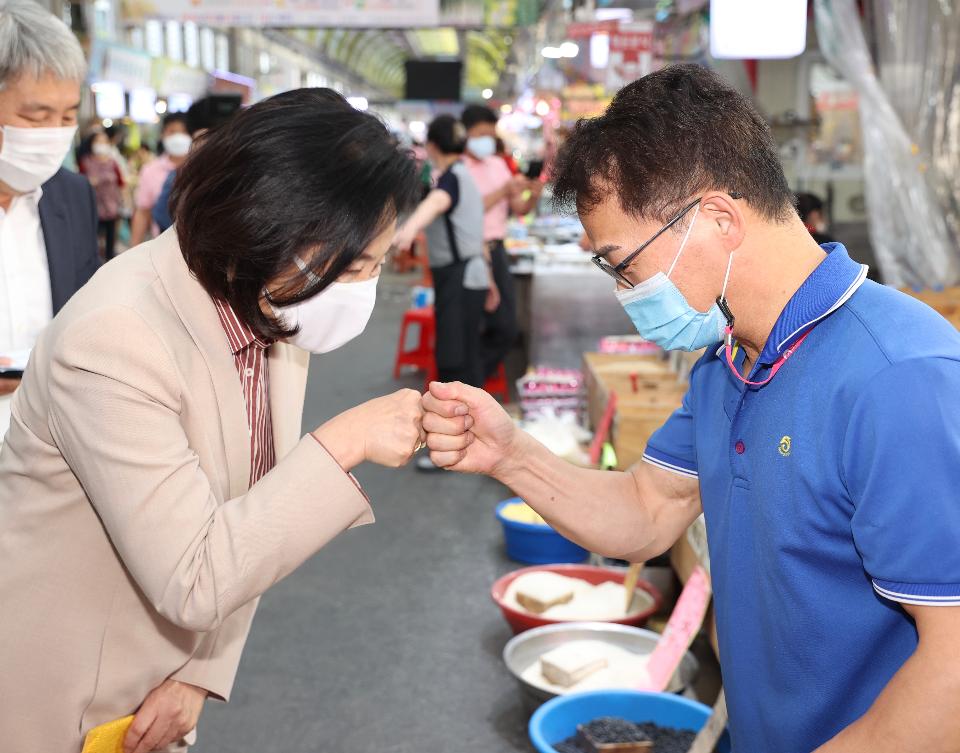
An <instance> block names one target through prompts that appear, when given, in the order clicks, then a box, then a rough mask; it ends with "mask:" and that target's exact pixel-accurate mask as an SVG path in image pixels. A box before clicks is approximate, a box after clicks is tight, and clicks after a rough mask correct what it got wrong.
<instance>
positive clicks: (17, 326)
mask: <svg viewBox="0 0 960 753" xmlns="http://www.w3.org/2000/svg"><path fill="white" fill-rule="evenodd" d="M41 195H42V190H41V189H39V188H38V189H37V190H36V191H34V192H33V193H31V194H27V195H25V196H18V197H16V198H15V199H14V200H13V201H12V202H11V203H10V208H9V209H8V210H6V211H4V210H3V209H2V208H0V356H3V355H6V354H8V353H11V352H13V351H18V350H25V349H27V348H32V347H33V345H34V343H35V342H36V341H37V337H39V335H40V332H41V331H42V330H43V328H44V327H46V326H47V325H48V324H49V323H50V320H51V319H52V318H53V300H52V298H51V294H50V268H49V266H48V265H47V247H46V244H45V243H44V241H43V228H42V227H41V226H40V208H39V204H40V197H41ZM12 397H13V396H12V395H4V396H0V442H2V441H3V436H4V435H5V434H6V433H7V428H8V427H9V425H10V402H11V399H12Z"/></svg>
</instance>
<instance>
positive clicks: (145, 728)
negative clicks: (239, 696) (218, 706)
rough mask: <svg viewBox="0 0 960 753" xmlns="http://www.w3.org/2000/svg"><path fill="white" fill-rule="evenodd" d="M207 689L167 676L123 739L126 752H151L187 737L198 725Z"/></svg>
mask: <svg viewBox="0 0 960 753" xmlns="http://www.w3.org/2000/svg"><path fill="white" fill-rule="evenodd" d="M206 697H207V691H206V690H204V689H203V688H198V687H196V686H195V685H188V684H187V683H185V682H178V681H177V680H164V682H163V684H161V685H160V686H158V687H156V688H154V689H153V690H151V691H150V694H149V695H148V696H147V697H146V699H145V700H144V702H143V705H141V706H140V710H139V711H137V715H136V716H135V717H134V718H133V724H131V725H130V729H129V730H127V736H126V737H125V738H124V739H123V753H150V751H154V750H157V749H159V748H163V747H166V746H167V745H169V744H170V743H172V742H176V741H177V740H180V739H181V738H183V737H184V735H186V734H187V733H188V732H190V730H192V729H193V728H194V727H196V726H197V721H198V720H199V719H200V712H201V711H203V702H204V700H205V699H206Z"/></svg>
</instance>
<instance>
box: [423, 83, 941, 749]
mask: <svg viewBox="0 0 960 753" xmlns="http://www.w3.org/2000/svg"><path fill="white" fill-rule="evenodd" d="M556 173H557V182H556V189H555V193H556V195H557V196H558V197H559V198H560V200H561V201H563V200H572V201H575V202H576V206H577V209H578V211H579V213H580V217H581V219H582V220H583V222H584V226H585V228H586V230H587V234H588V235H589V237H590V239H591V241H592V242H593V245H594V247H595V248H596V249H597V256H596V257H595V259H594V261H595V263H596V264H597V265H598V266H599V267H601V269H602V270H603V271H604V272H606V273H607V274H609V275H610V276H611V277H612V278H613V279H614V280H616V282H617V285H616V295H617V297H618V298H619V299H620V302H621V303H622V304H623V306H624V308H625V310H626V311H627V313H628V314H629V315H630V317H631V319H632V320H633V322H634V323H635V324H636V326H637V329H638V331H639V332H640V333H641V334H642V335H643V336H645V337H647V338H648V339H651V340H653V341H655V342H658V343H660V344H661V345H662V346H663V347H665V348H667V349H679V350H698V349H700V348H704V347H705V348H706V351H705V353H704V355H703V357H702V358H701V359H700V360H699V362H698V363H697V365H696V366H695V368H694V369H693V372H692V374H691V377H690V388H689V391H688V392H687V395H686V396H685V398H684V401H683V407H682V408H681V409H680V410H678V411H677V412H676V413H675V414H674V415H673V416H672V417H671V418H670V419H669V420H668V421H667V423H666V424H665V425H664V426H663V427H662V428H661V429H660V430H659V431H658V432H656V433H655V434H654V436H653V437H652V438H651V439H650V442H649V445H648V447H647V450H646V453H645V456H644V460H645V461H646V462H643V463H639V464H638V465H637V466H636V467H634V468H632V469H630V471H629V472H627V473H610V472H599V471H589V470H583V469H578V468H574V467H573V466H570V465H567V464H565V463H564V462H562V461H560V460H558V459H557V458H555V457H554V456H553V455H551V454H550V453H549V451H547V450H546V449H545V448H544V447H543V446H541V445H539V444H538V443H536V442H535V441H534V440H532V439H531V438H530V437H529V436H528V435H526V434H524V433H523V432H520V431H518V430H516V429H515V428H514V426H513V424H512V422H510V420H509V419H508V418H507V417H506V415H505V414H504V413H503V411H502V410H501V409H500V408H499V407H498V406H497V404H496V402H495V401H494V400H493V399H492V398H489V397H488V396H487V395H486V394H485V393H483V392H481V391H479V390H475V389H472V388H469V387H465V386H463V385H459V384H433V385H431V388H430V392H428V394H427V395H425V396H424V407H425V409H426V411H427V414H426V417H425V419H424V427H425V428H426V430H427V431H428V433H429V436H428V444H429V446H430V449H431V451H432V458H433V460H434V462H435V463H436V464H437V465H439V466H442V467H447V468H451V469H453V470H458V471H464V472H473V473H486V474H490V475H493V476H494V477H496V478H498V479H500V480H501V481H503V482H504V483H505V484H507V485H508V486H510V487H511V488H513V489H514V490H515V491H516V492H517V493H518V494H520V495H521V496H522V497H524V499H526V501H527V502H528V503H529V504H530V505H531V506H532V507H534V508H535V509H536V510H537V511H538V512H540V513H541V514H542V515H543V516H544V517H545V518H547V520H548V521H549V522H551V523H552V524H553V525H554V527H555V528H557V529H558V530H560V531H561V532H562V533H564V534H565V535H567V536H569V537H570V538H572V539H574V540H576V541H577V542H579V543H580V544H582V545H583V546H586V547H588V548H590V549H592V550H594V551H599V552H602V553H604V554H608V555H611V556H615V557H623V558H626V559H630V560H634V561H641V560H646V559H649V558H651V557H654V556H656V555H658V554H660V553H662V552H663V551H665V550H666V549H667V548H669V547H670V546H671V545H672V544H673V542H674V541H675V540H676V539H677V538H678V537H679V536H680V535H681V534H682V533H683V532H684V531H685V530H686V528H687V527H688V526H689V525H690V523H692V522H693V520H694V519H695V518H696V517H697V516H698V515H699V514H700V513H701V511H702V512H703V513H705V516H706V523H707V535H708V540H709V545H710V554H711V571H712V578H713V587H714V595H715V596H714V598H715V602H714V603H715V609H716V616H717V628H718V635H719V640H720V661H721V665H722V670H723V678H724V684H725V686H726V690H727V703H728V706H729V710H730V730H731V735H732V739H733V746H734V750H735V751H736V753H811V751H814V750H816V751H817V752H818V753H847V752H853V751H856V752H857V753H885V752H887V751H889V752H890V753H893V752H894V751H896V752H897V753H901V752H902V751H918V753H919V752H921V751H922V752H923V753H934V752H936V753H948V752H949V753H956V751H960V722H958V720H960V650H958V648H957V646H958V643H960V499H958V491H957V487H958V486H960V334H958V333H957V331H956V330H954V329H953V328H952V327H951V326H950V325H949V324H948V323H947V322H946V321H945V320H944V319H942V318H941V317H940V316H939V315H938V314H936V313H935V312H934V311H932V310H931V309H929V308H927V307H926V306H924V305H922V304H920V303H918V302H917V301H915V300H913V299H911V298H909V297H907V296H905V295H902V294H900V293H899V292H897V291H895V290H892V289H890V288H885V287H883V286H880V285H877V284H875V283H873V282H871V281H869V280H866V268H865V267H863V266H862V265H860V264H857V263H855V262H854V261H852V260H851V259H850V257H849V256H848V255H847V252H846V250H845V249H844V248H843V246H842V245H840V244H836V243H831V244H825V245H824V246H823V247H820V246H818V245H817V244H816V243H815V241H814V240H813V239H812V238H811V237H810V234H809V233H808V232H807V229H806V228H805V227H804V226H803V223H802V222H801V221H800V219H799V218H798V217H797V215H796V212H795V211H794V209H793V206H792V196H791V193H790V191H789V189H788V187H787V183H786V180H785V179H784V176H783V172H782V168H781V166H780V164H779V162H778V160H777V156H776V146H775V144H774V141H773V139H772V137H771V135H770V132H769V129H768V128H767V126H766V124H765V123H764V121H763V119H762V118H761V117H760V116H759V115H758V114H757V113H756V112H755V111H754V110H753V108H752V107H751V106H750V104H749V103H748V102H747V101H746V100H745V99H744V98H743V97H742V96H740V95H739V94H738V93H737V92H735V91H734V90H732V89H731V88H729V87H728V86H727V85H726V84H725V83H724V82H723V81H722V80H721V79H720V78H719V77H717V76H716V75H714V74H712V73H710V72H709V71H707V70H705V69H702V68H698V67H695V66H674V67H669V68H666V69H664V70H662V71H660V72H658V73H654V74H652V75H650V76H647V77H645V78H642V79H640V80H638V81H636V82H634V83H632V84H630V85H629V86H627V87H625V88H624V89H623V90H621V92H620V93H619V94H618V95H617V96H616V97H615V99H614V100H613V102H612V103H611V105H610V107H609V108H608V110H607V112H606V113H605V114H604V115H603V116H602V117H600V118H597V119H594V120H591V121H584V122H581V124H579V125H578V126H577V128H576V130H575V132H574V133H573V135H572V136H571V137H570V139H569V142H568V146H567V150H566V152H565V155H564V156H563V157H562V159H561V161H560V164H559V166H558V168H557V171H556Z"/></svg>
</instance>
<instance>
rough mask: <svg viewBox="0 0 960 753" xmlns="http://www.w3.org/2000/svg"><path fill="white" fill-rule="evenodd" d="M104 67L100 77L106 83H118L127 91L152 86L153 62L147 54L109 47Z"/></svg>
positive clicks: (105, 49)
mask: <svg viewBox="0 0 960 753" xmlns="http://www.w3.org/2000/svg"><path fill="white" fill-rule="evenodd" d="M102 65H103V67H102V69H101V71H100V74H99V77H100V78H102V79H104V80H106V81H116V82H117V83H119V84H121V85H122V86H123V88H124V89H126V90H127V91H133V90H134V89H136V88H138V87H141V86H149V85H150V80H151V79H150V74H151V69H152V67H153V61H152V60H151V58H150V56H149V55H148V54H147V53H145V52H140V51H139V50H132V49H129V48H127V47H119V46H117V45H112V44H111V45H107V46H105V48H104V50H103V63H102Z"/></svg>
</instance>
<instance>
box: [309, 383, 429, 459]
mask: <svg viewBox="0 0 960 753" xmlns="http://www.w3.org/2000/svg"><path fill="white" fill-rule="evenodd" d="M313 435H314V436H315V437H316V438H317V440H319V442H320V443H321V444H322V445H323V446H324V447H326V448H327V451H328V452H329V453H330V454H331V455H333V457H334V458H336V460H337V462H338V463H340V465H341V466H342V467H343V468H344V469H345V470H347V471H350V470H353V469H354V468H356V467H357V466H358V465H360V463H362V462H363V461H364V460H369V461H370V462H371V463H376V464H377V465H385V466H387V467H389V468H399V467H400V466H402V465H406V463H407V462H408V461H409V460H410V458H412V457H413V455H414V454H415V453H416V452H417V450H418V449H419V448H420V445H421V444H422V443H424V442H426V440H427V436H426V434H425V433H424V431H423V408H422V406H421V397H420V393H419V392H417V391H416V390H399V391H398V392H394V393H393V394H392V395H386V396H384V397H378V398H376V399H374V400H370V401H368V402H366V403H363V404H362V405H358V406H357V407H356V408H351V409H350V410H348V411H345V412H344V413H341V414H340V415H339V416H336V417H335V418H332V419H330V420H329V421H327V423H325V424H324V425H323V426H321V427H320V428H319V429H317V430H316V431H314V432H313Z"/></svg>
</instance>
